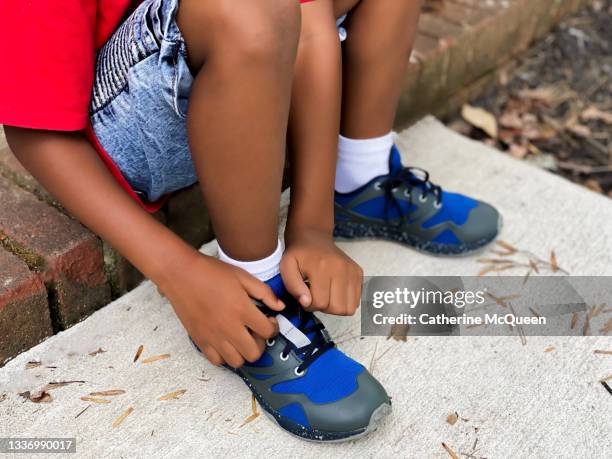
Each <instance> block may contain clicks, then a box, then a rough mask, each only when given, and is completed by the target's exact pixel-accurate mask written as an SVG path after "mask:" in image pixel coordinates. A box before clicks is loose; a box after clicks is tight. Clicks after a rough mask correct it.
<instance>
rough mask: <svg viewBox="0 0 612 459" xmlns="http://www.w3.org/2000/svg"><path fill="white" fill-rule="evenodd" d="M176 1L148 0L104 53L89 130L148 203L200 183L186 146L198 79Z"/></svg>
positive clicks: (92, 102)
mask: <svg viewBox="0 0 612 459" xmlns="http://www.w3.org/2000/svg"><path fill="white" fill-rule="evenodd" d="M178 6H179V0H145V1H144V2H143V3H141V4H140V6H139V7H138V8H137V9H136V11H134V13H132V15H131V16H130V17H129V18H128V19H127V20H126V21H125V22H124V23H123V24H122V25H121V26H120V27H119V28H118V29H117V31H116V32H115V33H114V34H113V36H112V37H111V38H110V40H109V41H108V42H107V43H106V45H104V47H103V48H102V49H101V50H100V52H99V54H98V57H97V63H96V72H95V79H94V87H93V94H92V100H91V104H90V115H91V119H90V121H91V125H92V128H93V131H94V133H95V135H96V137H97V139H98V141H99V142H100V145H101V146H102V148H104V150H105V151H106V153H107V154H108V156H109V157H110V158H111V159H112V160H113V162H114V163H115V165H116V166H117V167H118V168H119V170H120V171H121V173H122V174H123V176H124V177H125V179H126V180H127V181H128V183H129V184H130V185H131V187H132V188H133V189H134V191H136V192H138V193H139V194H142V195H144V197H145V198H146V200H148V201H151V202H152V201H156V200H157V199H159V198H160V197H161V196H163V195H165V194H167V193H171V192H173V191H176V190H179V189H181V188H185V187H187V186H189V185H192V184H193V183H195V182H196V181H197V176H196V172H195V169H194V166H193V163H192V161H191V155H190V153H189V146H188V144H187V126H186V116H187V105H188V101H189V93H190V91H191V85H192V83H193V76H192V75H191V72H190V70H189V67H188V65H187V48H186V46H185V40H184V39H183V37H182V35H181V32H180V31H179V29H178V26H177V24H176V15H177V12H178Z"/></svg>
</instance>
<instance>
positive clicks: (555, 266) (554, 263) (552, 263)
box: [550, 249, 559, 273]
mask: <svg viewBox="0 0 612 459" xmlns="http://www.w3.org/2000/svg"><path fill="white" fill-rule="evenodd" d="M550 269H552V271H553V273H556V272H557V271H559V264H558V263H557V255H556V254H555V250H554V249H553V250H551V251H550Z"/></svg>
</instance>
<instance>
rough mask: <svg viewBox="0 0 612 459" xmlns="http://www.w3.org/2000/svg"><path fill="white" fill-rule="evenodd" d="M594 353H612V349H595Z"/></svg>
mask: <svg viewBox="0 0 612 459" xmlns="http://www.w3.org/2000/svg"><path fill="white" fill-rule="evenodd" d="M593 354H603V355H612V351H604V350H603V349H595V350H594V351H593Z"/></svg>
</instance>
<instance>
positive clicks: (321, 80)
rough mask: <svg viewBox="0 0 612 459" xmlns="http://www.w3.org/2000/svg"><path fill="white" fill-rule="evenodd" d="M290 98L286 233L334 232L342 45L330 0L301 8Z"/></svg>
mask: <svg viewBox="0 0 612 459" xmlns="http://www.w3.org/2000/svg"><path fill="white" fill-rule="evenodd" d="M292 96H293V97H292V106H291V118H290V121H289V133H290V138H289V142H290V152H291V169H292V177H291V178H292V183H291V207H290V211H289V221H288V226H287V228H288V232H289V233H291V232H293V231H299V230H300V229H302V228H305V227H308V228H312V227H315V229H318V230H323V231H326V232H328V233H329V234H330V235H331V232H332V231H333V224H334V223H333V220H334V215H333V193H334V178H335V170H336V166H335V165H336V153H337V142H338V133H339V129H340V98H341V55H340V43H339V41H338V32H337V30H336V27H335V20H334V16H333V11H332V8H331V2H321V3H319V2H313V3H308V4H306V6H304V7H303V13H302V34H301V38H300V45H299V49H298V56H297V61H296V66H295V77H294V86H293V94H292Z"/></svg>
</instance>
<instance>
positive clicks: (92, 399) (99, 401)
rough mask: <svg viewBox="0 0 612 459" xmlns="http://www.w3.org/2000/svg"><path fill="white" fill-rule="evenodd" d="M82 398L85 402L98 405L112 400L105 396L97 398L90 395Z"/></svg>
mask: <svg viewBox="0 0 612 459" xmlns="http://www.w3.org/2000/svg"><path fill="white" fill-rule="evenodd" d="M81 400H83V401H84V402H91V403H97V404H98V405H107V404H108V403H110V402H111V401H110V400H106V399H105V398H95V397H88V396H84V397H81Z"/></svg>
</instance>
